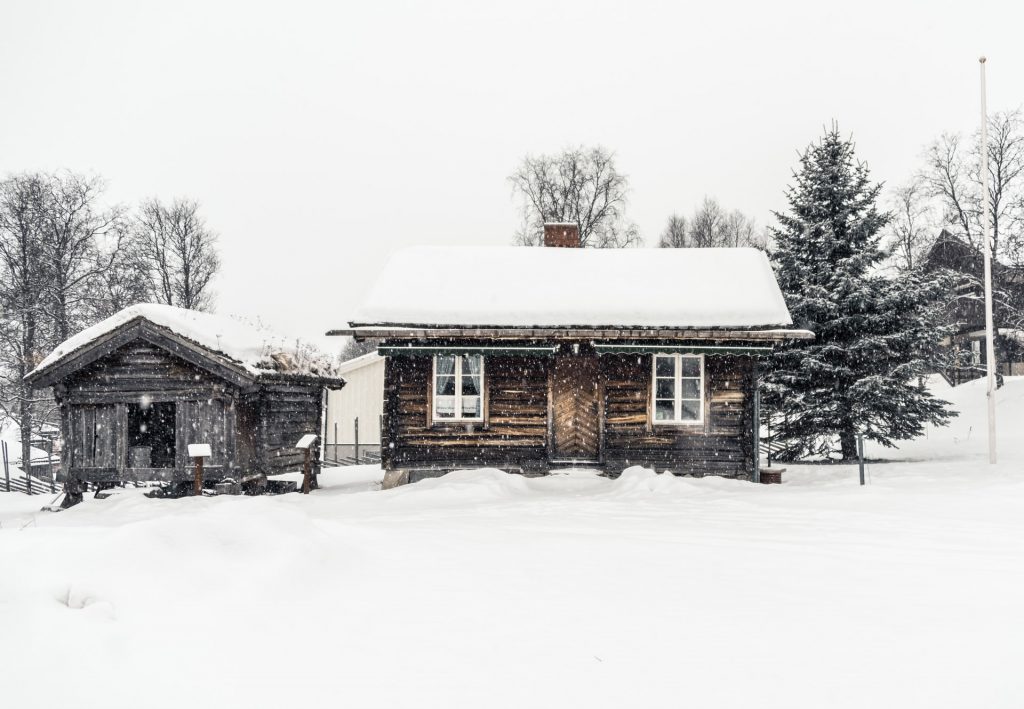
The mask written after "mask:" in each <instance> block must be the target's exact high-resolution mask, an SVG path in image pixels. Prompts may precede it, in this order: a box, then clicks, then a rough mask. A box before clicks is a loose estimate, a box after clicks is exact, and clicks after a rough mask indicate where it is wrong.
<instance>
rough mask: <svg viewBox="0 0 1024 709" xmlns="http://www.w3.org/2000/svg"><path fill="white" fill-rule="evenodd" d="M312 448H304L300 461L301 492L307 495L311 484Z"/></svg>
mask: <svg viewBox="0 0 1024 709" xmlns="http://www.w3.org/2000/svg"><path fill="white" fill-rule="evenodd" d="M311 454H312V449H311V448H307V449H306V455H305V458H304V459H303V462H302V494H303V495H308V494H309V490H310V488H311V487H312V484H313V463H312V461H311V460H310V457H311Z"/></svg>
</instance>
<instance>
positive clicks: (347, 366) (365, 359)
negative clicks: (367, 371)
mask: <svg viewBox="0 0 1024 709" xmlns="http://www.w3.org/2000/svg"><path fill="white" fill-rule="evenodd" d="M383 362H384V358H383V357H381V356H380V355H379V354H377V353H376V352H367V353H366V354H364V355H360V356H358V357H353V358H352V359H348V360H345V361H344V362H342V363H341V364H339V365H338V374H341V375H344V374H348V373H349V372H354V371H355V370H357V369H362V368H363V367H369V366H370V365H371V364H377V363H383Z"/></svg>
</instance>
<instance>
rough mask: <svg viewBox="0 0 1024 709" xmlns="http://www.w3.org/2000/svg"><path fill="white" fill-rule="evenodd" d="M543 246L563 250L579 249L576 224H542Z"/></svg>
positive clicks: (578, 229) (578, 232)
mask: <svg viewBox="0 0 1024 709" xmlns="http://www.w3.org/2000/svg"><path fill="white" fill-rule="evenodd" d="M544 245H545V246H554V247H560V248H565V249H578V248H579V247H580V228H579V226H577V225H576V222H548V223H545V224H544Z"/></svg>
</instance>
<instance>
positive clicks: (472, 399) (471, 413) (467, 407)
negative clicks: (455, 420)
mask: <svg viewBox="0 0 1024 709" xmlns="http://www.w3.org/2000/svg"><path fill="white" fill-rule="evenodd" d="M462 417H463V418H469V419H475V418H480V397H479V396H464V397H462Z"/></svg>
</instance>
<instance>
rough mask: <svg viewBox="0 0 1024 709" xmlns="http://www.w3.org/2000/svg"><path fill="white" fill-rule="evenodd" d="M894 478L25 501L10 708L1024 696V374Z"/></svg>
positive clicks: (11, 534)
mask: <svg viewBox="0 0 1024 709" xmlns="http://www.w3.org/2000/svg"><path fill="white" fill-rule="evenodd" d="M943 394H944V395H945V396H946V397H947V398H950V399H952V400H954V401H956V403H957V404H958V407H959V408H960V409H961V410H962V411H963V415H962V416H961V418H960V419H959V420H957V421H955V422H954V423H953V425H952V426H951V427H950V428H948V429H944V430H941V431H929V434H928V436H927V438H924V439H921V440H919V441H913V442H910V443H908V444H907V445H905V446H904V447H903V448H902V449H901V450H898V451H881V452H880V451H877V450H873V449H869V454H870V455H871V456H873V457H882V456H884V457H886V458H888V459H889V460H891V461H896V462H884V463H883V462H875V463H872V464H871V465H870V466H869V475H870V485H868V486H866V487H864V488H861V487H860V486H859V485H858V484H857V471H856V467H854V466H840V465H835V466H791V467H790V468H789V470H788V472H787V473H786V483H785V484H784V485H781V486H757V485H751V484H749V483H742V482H735V481H729V480H718V479H702V480H692V479H681V478H674V477H669V476H657V475H655V474H654V473H651V472H646V471H641V470H632V471H629V472H628V473H627V474H625V475H623V476H622V477H621V478H620V479H618V480H614V481H611V480H607V479H605V478H599V477H597V476H596V475H594V474H593V473H590V472H587V471H578V472H573V473H570V474H566V475H558V476H553V477H549V478H541V479H525V478H521V477H516V476H509V475H505V474H503V473H499V472H496V471H472V472H462V473H456V474H453V475H451V476H448V477H447V478H443V479H438V480H428V481H424V482H421V483H417V484H415V485H410V486H407V487H404V488H399V489H396V490H391V491H387V492H381V491H379V490H378V489H377V487H378V486H377V480H378V479H379V478H380V471H379V470H377V469H375V468H372V467H360V468H340V469H334V470H330V471H327V472H326V473H325V474H324V476H323V483H324V489H323V490H320V491H318V492H316V493H314V494H312V495H310V496H302V495H295V494H293V495H282V496H277V497H259V498H245V497H237V498H232V497H217V498H199V499H191V498H187V499H181V500H150V499H146V498H144V497H142V496H141V491H135V490H130V491H126V492H124V493H122V494H120V495H117V496H115V497H113V498H111V499H108V500H102V501H100V500H92V499H87V500H86V502H85V503H83V504H82V505H80V506H79V507H77V508H74V509H72V510H69V511H66V512H61V513H59V514H52V513H38V512H36V510H38V507H39V505H40V503H41V501H42V498H41V497H34V498H29V497H26V496H24V495H18V494H11V495H7V494H0V525H2V526H0V703H2V705H3V706H4V707H12V708H14V707H17V708H22V707H55V706H65V707H74V708H75V709H80V708H85V707H103V708H104V709H109V708H113V707H132V708H136V707H176V708H180V707H183V706H186V707H235V706H245V707H271V706H273V707H281V706H303V707H417V708H420V707H433V706H438V707H474V708H477V707H547V706H551V707H576V706H581V707H582V706H585V707H630V706H632V707H688V706H693V707H744V708H745V709H749V708H750V707H776V706H777V707H929V708H933V707H1019V706H1022V705H1024V673H1022V672H1021V671H1020V668H1021V666H1022V664H1024V601H1022V599H1024V453H1022V450H1021V449H1022V447H1024V435H1022V428H1024V379H1020V378H1018V379H1012V380H1009V381H1008V384H1007V386H1006V387H1005V388H1004V389H1002V390H1001V391H1000V393H999V395H1000V396H999V410H1000V415H1001V420H1000V455H1001V463H1000V464H999V465H998V466H996V467H990V466H988V465H987V463H986V462H985V435H984V434H985V427H984V394H983V391H982V389H981V384H980V383H979V384H973V385H968V386H965V387H961V388H959V389H956V390H951V391H946V392H943Z"/></svg>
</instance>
